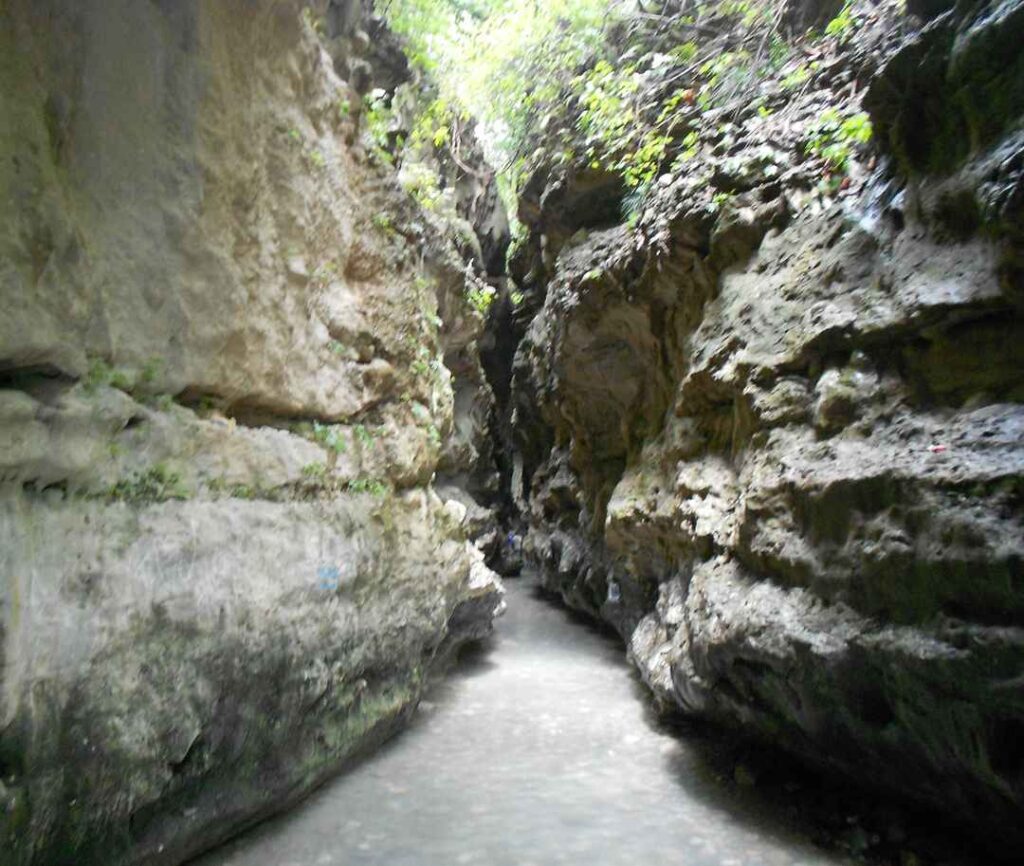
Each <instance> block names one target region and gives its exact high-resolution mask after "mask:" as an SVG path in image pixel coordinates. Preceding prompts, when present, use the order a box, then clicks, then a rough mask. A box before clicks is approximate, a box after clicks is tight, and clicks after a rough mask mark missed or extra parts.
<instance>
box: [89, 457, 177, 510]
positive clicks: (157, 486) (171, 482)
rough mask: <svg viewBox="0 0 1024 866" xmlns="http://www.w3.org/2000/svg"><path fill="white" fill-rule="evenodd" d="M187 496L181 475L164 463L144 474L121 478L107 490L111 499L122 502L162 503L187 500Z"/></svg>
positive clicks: (138, 473)
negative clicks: (169, 500) (171, 500)
mask: <svg viewBox="0 0 1024 866" xmlns="http://www.w3.org/2000/svg"><path fill="white" fill-rule="evenodd" d="M189 495H190V493H189V490H188V488H187V487H186V486H185V483H184V482H183V481H182V478H181V475H180V474H179V473H178V472H174V471H172V470H171V469H169V468H168V467H167V465H166V464H164V463H157V464H156V465H155V466H152V467H150V468H149V469H147V470H145V471H144V472H137V473H135V474H133V475H131V476H129V477H128V478H122V479H121V480H120V481H118V482H117V483H116V484H114V485H113V486H112V487H111V488H110V490H109V496H110V498H111V499H116V500H120V501H124V502H164V501H166V500H168V499H188V498H189Z"/></svg>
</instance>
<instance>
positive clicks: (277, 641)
mask: <svg viewBox="0 0 1024 866" xmlns="http://www.w3.org/2000/svg"><path fill="white" fill-rule="evenodd" d="M441 9H443V10H448V12H446V13H445V14H446V15H448V17H447V18H444V19H443V20H444V21H445V22H447V23H446V24H445V26H446V27H448V28H450V29H451V28H454V30H452V31H451V32H449V31H448V30H445V31H441V30H439V31H437V32H434V31H430V30H428V29H427V28H428V25H431V26H433V25H432V24H431V22H433V21H435V20H436V19H437V18H438V16H440V14H441V13H440V12H438V10H441ZM545 9H546V11H545ZM580 9H584V11H583V12H580V11H579V10H580ZM453 10H454V11H453ZM531 15H532V16H534V17H533V18H531V17H529V16H531ZM545 15H546V16H547V18H545V17H544V16H545ZM502 16H504V17H502ZM495 20H497V21H498V24H497V25H488V22H489V21H492V22H493V21H495ZM516 22H518V25H516V26H513V25H515V24H516ZM541 25H543V26H545V27H549V28H550V29H549V30H548V31H542V30H541V29H540V28H541ZM488 26H493V28H494V32H493V33H490V32H489V31H488V30H487V27H488ZM473 28H479V29H476V30H475V29H473ZM586 28H589V29H586ZM452 32H454V33H456V35H458V34H460V33H461V34H463V35H462V36H461V37H460V38H462V39H463V40H464V41H463V42H459V41H458V39H457V38H456V37H455V36H452V35H451V34H452ZM531 32H533V33H534V34H541V35H540V36H537V35H535V36H534V37H532V38H535V39H537V40H538V42H537V43H536V44H533V43H530V42H529V39H530V38H531V37H530V33H531ZM577 32H578V33H579V34H584V35H579V36H578V37H576V36H574V34H576V33H577ZM489 33H490V35H489ZM465 34H469V35H468V36H466V35H465ZM545 34H546V35H545ZM489 39H490V40H491V41H488V40H489ZM517 39H518V40H526V41H525V42H523V44H525V45H527V46H528V47H529V51H524V52H523V53H524V54H525V55H526V56H527V57H528V62H526V61H523V60H522V59H521V58H518V59H517V57H516V56H514V55H512V54H511V53H509V52H510V49H507V48H505V47H503V46H506V45H511V44H518V43H515V40H517ZM1022 39H1024V0H906V2H905V3H904V2H901V0H851V2H845V3H844V2H841V0H764V2H761V0H749V2H742V0H705V2H698V0H648V2H643V3H635V2H619V3H612V2H607V3H598V2H596V0H578V2H570V0H559V2H558V3H553V4H551V6H550V7H543V6H541V5H538V4H526V3H523V4H518V3H516V2H514V0H481V2H479V3H458V2H454V0H404V2H399V0H395V2H394V3H377V4H376V5H375V4H373V3H372V2H370V0H315V2H312V0H311V2H304V0H181V2H166V0H80V2H75V3H68V2H62V0H0V191H2V194H3V201H4V202H5V207H4V210H3V213H2V215H0V300H2V304H0V577H2V581H3V582H2V592H0V670H2V681H0V686H2V688H0V866H37V864H76V866H84V864H105V866H110V864H112V866H118V864H175V866H176V864H180V863H184V862H186V861H187V860H188V859H189V858H192V857H195V856H197V855H198V854H200V853H202V852H204V851H206V850H208V849H210V848H211V847H213V846H215V845H217V844H218V843H220V842H222V841H224V840H226V839H228V838H230V837H232V836H235V835H237V834H238V833H240V832H242V831H243V830H245V829H246V828H248V827H250V826H252V825H254V824H255V823H257V822H259V821H261V820H263V819H264V818H266V817H268V816H269V815H271V814H273V813H275V812H279V811H281V810H283V809H285V808H287V807H289V806H291V805H292V804H294V803H296V802H297V801H298V800H300V799H301V798H303V797H304V796H305V795H307V794H308V793H309V792H310V791H312V790H313V789H314V788H316V787H317V786H319V785H321V784H323V783H324V781H325V780H327V779H328V778H329V777H331V776H333V775H335V774H337V773H339V772H340V771H342V770H344V769H346V768H348V767H351V766H352V765H353V762H354V761H355V759H356V758H358V757H361V756H364V755H366V754H368V753H369V752H370V751H371V750H373V749H374V748H375V747H376V746H378V745H380V744H381V743H383V742H384V741H385V740H386V739H387V738H388V737H390V736H391V735H392V734H394V733H395V732H396V731H397V730H398V729H399V728H400V727H401V726H402V725H403V724H404V723H405V722H407V721H408V720H409V719H410V717H411V716H412V715H413V713H414V712H415V709H416V706H417V704H418V703H419V702H420V700H421V699H422V697H423V696H424V694H425V693H426V691H427V689H428V688H430V686H431V684H432V683H434V682H435V681H436V680H437V678H438V677H439V676H440V675H442V674H443V672H444V671H445V669H446V667H447V666H448V665H449V664H450V663H451V662H452V660H453V659H455V657H456V656H457V654H458V650H459V648H460V647H461V646H462V645H464V644H466V643H469V642H479V641H481V640H484V639H486V638H487V636H488V635H489V633H490V632H491V630H492V627H496V628H498V629H500V628H501V621H500V620H497V622H496V623H495V619H496V617H497V616H498V615H499V614H500V613H501V612H502V610H503V608H504V605H505V601H504V599H503V595H504V590H503V587H502V584H501V579H500V578H499V577H498V575H497V572H501V573H502V574H505V575H507V576H508V577H509V579H516V577H515V576H516V575H518V574H519V572H520V571H521V570H522V571H524V572H526V573H529V574H536V575H538V577H539V580H540V583H541V584H542V585H543V587H544V588H546V589H547V590H549V591H551V592H553V593H555V594H557V595H558V596H560V598H561V599H563V600H564V602H565V603H566V604H567V605H568V606H569V607H571V608H574V609H576V610H577V611H580V612H582V613H583V614H584V615H586V616H587V617H589V618H590V619H592V620H594V621H597V622H601V623H604V624H606V625H608V626H610V627H611V628H612V629H613V630H614V631H615V632H616V633H617V635H618V636H619V638H620V639H621V642H622V643H623V645H624V646H625V651H626V652H627V653H628V658H629V660H630V662H631V663H632V664H633V665H634V666H635V669H636V670H637V672H638V675H639V677H640V679H641V680H642V682H643V683H644V684H645V687H646V689H647V691H648V693H649V695H650V696H651V698H652V701H653V704H654V706H655V708H656V711H657V712H658V713H659V714H661V715H662V716H664V717H666V718H684V719H690V720H697V721H698V722H700V723H701V724H706V725H707V726H709V727H710V728H711V729H713V730H715V731H719V732H721V733H722V735H723V736H728V737H735V736H740V737H744V738H749V739H750V740H751V741H752V742H755V743H757V744H758V748H764V749H770V750H778V751H780V752H782V753H786V754H788V755H791V756H794V757H795V759H796V760H797V761H799V762H801V763H802V764H806V765H808V766H810V767H811V768H813V772H816V773H820V774H822V775H824V776H828V777H830V778H837V779H842V780H849V781H850V782H851V783H852V784H856V785H858V786H860V787H861V788H863V789H864V790H866V791H870V792H875V793H877V795H878V796H879V797H887V798H889V797H891V798H895V799H896V800H898V801H902V802H905V803H909V804H911V807H913V808H920V809H923V810H925V814H928V815H931V816H933V819H934V820H936V822H937V823H942V824H944V825H946V828H945V829H950V828H951V832H953V833H955V834H956V835H957V836H958V838H961V839H964V840H968V842H967V843H966V844H968V845H969V846H970V847H972V848H973V849H976V850H977V851H978V852H979V854H978V857H979V859H978V861H977V862H978V863H985V862H992V858H996V859H999V858H1004V859H1006V862H1014V858H1015V857H1016V856H1019V854H1018V853H1017V852H1019V850H1020V845H1021V844H1022V843H1024V835H1022V831H1021V829H1020V827H1021V821H1020V818H1021V816H1022V814H1024V751H1022V748H1021V742H1022V738H1024V572H1022V562H1024V508H1022V478H1024V407H1022V401H1024V348H1022V346H1024V52H1022V51H1021V49H1020V46H1021V44H1022ZM439 46H440V48H439ZM453 46H454V47H453ZM439 50H440V51H442V53H441V54H439V55H437V56H434V55H433V54H431V53H430V52H436V51H439ZM501 50H505V51H506V54H503V55H502V54H500V51H501ZM443 51H449V52H450V53H449V54H448V55H445V54H443ZM488 52H491V53H490V54H488ZM493 54H498V55H500V62H499V61H493V62H492V61H491V59H490V58H491V56H492V55H493ZM453 57H454V58H456V59H457V61H458V62H456V60H453V59H452V58H453ZM481 58H483V60H482V59H481ZM484 61H486V62H487V63H490V64H491V65H490V66H481V64H482V63H484ZM463 62H464V63H465V66H462V65H460V64H461V63H463ZM473 63H476V64H477V66H476V67H474V66H473V65H472V64H473ZM523 63H525V64H526V65H525V66H522V65H520V66H517V65H516V64H523ZM530 64H533V65H530ZM544 64H548V65H549V66H550V68H551V69H552V70H554V71H552V72H551V76H550V80H548V79H546V78H544V76H543V75H541V71H544V70H548V69H549V66H545V65H544ZM479 68H483V69H484V71H485V72H486V75H484V74H483V73H480V74H478V73H477V71H474V70H476V69H479ZM524 68H525V69H526V70H527V72H528V73H529V74H524V73H523V72H522V69H524ZM509 70H514V71H516V74H518V75H519V76H520V78H523V79H525V80H524V81H517V80H516V79H514V78H513V77H512V73H511V72H510V71H509ZM545 74H547V73H545ZM488 76H489V77H488ZM482 80H483V81H487V82H495V81H496V82H498V84H497V85H494V84H490V85H488V86H490V87H491V89H490V90H487V89H484V90H483V91H479V92H483V93H484V102H485V108H484V109H479V107H478V105H479V100H480V98H481V97H480V96H479V92H478V91H477V90H473V89H472V88H473V87H478V88H479V86H480V85H479V81H482ZM517 87H518V88H519V89H518V90H517V89H516V88H517ZM458 99H463V100H464V104H462V105H456V103H457V101H458ZM474 100H477V101H474ZM453 106H455V107H453ZM491 109H493V114H489V113H488V111H490V110H491ZM510 142H511V143H510ZM506 205H508V208H506ZM519 597H520V598H521V597H522V596H521V594H520V596H519ZM514 600H515V599H514V598H513V601H514ZM546 622H547V621H546ZM551 622H554V620H551ZM517 628H518V629H520V633H522V634H530V631H529V628H528V627H527V626H525V625H523V624H521V623H520V625H518V626H517ZM552 645H553V642H552ZM497 763H499V764H500V762H497ZM539 763H541V764H542V763H543V762H542V761H541V762H539ZM540 783H541V782H540V780H539V781H538V784H540ZM658 790H659V791H662V790H663V788H661V787H659V788H658ZM466 821H468V822H471V819H470V818H469V817H467V818H466ZM599 823H600V816H595V818H594V826H595V827H596V826H597V825H598V824H599ZM582 832H585V830H584V831H582ZM344 845H345V843H344V840H339V842H338V846H339V850H340V851H342V852H343V851H344ZM867 847H869V846H865V849H864V850H856V851H854V852H853V853H854V854H856V855H857V856H858V857H861V858H862V859H860V860H859V861H858V862H873V863H882V862H886V863H898V864H899V866H924V863H923V862H922V861H920V860H919V859H916V855H913V854H906V855H904V856H903V859H902V860H897V861H892V860H884V861H883V860H881V859H878V858H879V857H881V856H882V855H880V854H879V855H878V856H877V857H876V859H873V860H872V859H871V857H872V856H874V855H872V853H871V852H870V851H869V850H867ZM908 858H910V859H908ZM239 862H241V861H239ZM253 862H256V861H253ZM260 862H262V861H260ZM311 862H312V861H311ZM324 862H327V861H324ZM331 862H333V861H331ZM338 862H344V860H343V859H342V860H339V861H338ZM359 862H364V861H363V860H360V861H359ZM428 862H429V863H431V864H432V863H433V862H434V861H433V860H430V861H428V860H424V864H427V863H428ZM538 862H541V861H540V860H538ZM543 862H548V861H543ZM551 862H554V861H551ZM559 862H560V861H559ZM609 862H612V859H611V858H610V859H609ZM615 862H619V861H615ZM659 862H660V861H659ZM708 862H711V861H708ZM715 862H718V861H715ZM729 862H740V861H735V860H733V861H729ZM743 862H744V863H746V862H747V861H743ZM761 862H762V861H760V860H757V859H751V860H750V861H749V863H750V866H754V864H755V863H757V864H759V866H760V864H761ZM765 862H767V861H765ZM772 862H775V861H774V860H773V861H772ZM779 862H782V861H779ZM786 862H788V861H786ZM794 862H795V861H794ZM958 862H959V861H958ZM722 863H723V864H724V863H725V861H724V860H723V861H722ZM481 866H483V864H481Z"/></svg>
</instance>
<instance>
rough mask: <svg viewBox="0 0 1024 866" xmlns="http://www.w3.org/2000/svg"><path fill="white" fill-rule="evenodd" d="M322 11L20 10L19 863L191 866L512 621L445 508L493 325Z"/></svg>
mask: <svg viewBox="0 0 1024 866" xmlns="http://www.w3.org/2000/svg"><path fill="white" fill-rule="evenodd" d="M303 5H304V4H300V3H299V2H297V0H287V2H278V0H186V2H144V0H113V2H110V0H87V2H80V3H79V2H76V3H66V2H62V0H45V2H37V0H31V2H30V0H4V2H2V3H0V197H2V200H3V202H4V207H3V211H2V214H0V301H2V303H0V663H2V680H0V863H3V864H4V866H7V864H12V866H13V864H28V863H53V864H57V863H69V864H70V863H75V864H83V863H102V864H116V863H136V862H146V863H178V862H181V860H182V859H184V858H185V857H186V856H188V855H189V854H191V853H194V852H195V851H197V850H199V849H200V848H202V847H203V846H206V845H209V844H211V843H212V842H214V841H216V840H218V839H220V838H223V837H224V836H225V835H226V834H228V833H230V832H232V831H234V830H237V829H238V828H239V827H241V826H243V825H245V824H247V823H249V822H251V821H253V820H254V819H256V818H258V817H259V816H260V815H263V814H266V813H267V812H268V811H270V810H273V809H277V808H280V807H282V806H283V805H284V804H286V803H287V802H289V801H290V800H292V799H294V798H295V797H297V796H300V795H301V794H302V793H304V792H305V791H308V790H309V789H310V787H311V786H312V785H314V784H316V783H317V782H318V781H320V780H322V779H323V778H324V777H325V776H326V775H327V774H329V773H331V772H334V771H336V770H337V769H338V767H339V766H340V765H341V764H342V762H343V761H344V760H345V759H346V758H348V757H350V756H351V755H353V754H355V753H356V752H357V751H359V750H360V749H363V748H365V747H368V746H369V745H372V744H373V743H375V742H379V741H380V740H381V739H382V738H383V737H384V736H386V735H387V734H388V733H389V732H390V731H391V730H393V729H394V728H395V726H396V725H397V724H398V723H399V722H400V721H401V720H402V719H403V718H404V717H405V716H407V715H408V713H409V712H410V711H411V708H412V707H413V706H414V705H415V702H416V700H417V698H418V696H419V694H420V691H421V689H422V687H423V684H424V682H425V681H426V679H427V677H428V675H429V673H430V671H431V670H432V669H433V668H434V667H435V666H436V661H437V660H438V658H439V657H440V656H443V655H444V654H445V652H446V651H447V648H449V647H450V646H451V645H453V644H454V643H456V642H458V641H459V640H463V639H466V638H469V637H473V636H478V635H479V634H482V633H483V632H484V631H486V629H487V628H488V627H489V622H490V618H491V615H492V614H493V612H494V610H495V608H496V606H497V605H498V604H499V602H500V597H499V592H498V589H497V587H496V584H495V583H494V581H493V577H492V576H491V575H490V573H489V572H488V571H487V570H486V569H485V568H484V567H483V565H482V562H481V558H480V555H479V553H478V552H477V551H476V550H475V549H474V548H473V547H472V546H471V545H470V544H469V543H468V542H467V534H466V527H465V525H464V524H465V518H466V509H465V507H464V506H463V505H458V504H454V503H449V504H446V503H445V502H443V501H442V500H441V499H440V498H439V497H438V495H437V494H436V493H434V492H433V490H432V489H431V488H430V486H429V485H430V481H431V478H432V475H433V473H434V470H435V468H436V466H437V464H438V460H439V458H440V455H441V453H442V449H443V448H444V446H445V442H446V440H447V438H448V437H449V436H450V434H451V433H452V429H453V404H454V399H453V391H452V386H451V380H452V374H451V373H450V371H449V370H448V369H447V368H446V367H445V365H444V357H445V355H446V353H448V352H449V351H450V347H451V346H452V345H457V346H468V345H470V344H472V342H473V340H474V335H475V333H476V332H477V331H478V330H479V325H480V322H479V317H477V316H475V315H474V314H473V313H472V311H471V310H469V309H468V308H467V305H466V304H465V302H464V300H462V298H463V294H464V292H463V287H464V279H465V278H464V275H463V272H462V268H461V264H460V263H459V262H458V260H457V258H456V257H455V254H454V252H453V250H451V249H450V248H449V247H448V246H446V245H445V244H444V243H443V242H442V241H441V240H440V239H439V238H438V237H437V235H436V233H435V232H433V231H432V229H431V228H430V226H429V225H428V224H426V223H425V222H423V221H422V220H421V219H420V218H419V216H418V213H417V211H416V208H415V207H414V206H413V205H412V203H411V202H410V201H409V200H408V199H407V198H405V197H404V196H402V195H401V194H400V192H399V191H398V188H397V185H396V184H395V182H394V180H393V178H392V176H391V172H390V170H386V169H384V168H382V167H381V166H378V165H375V164H374V162H373V159H372V155H367V154H366V153H365V152H364V151H363V149H362V148H361V146H360V145H359V135H358V132H359V131H358V129H357V128H356V123H357V122H358V119H359V117H358V115H359V113H358V111H353V108H352V106H353V105H358V104H359V98H360V94H361V92H362V90H364V89H365V85H366V82H365V81H364V80H362V79H363V78H364V77H365V75H366V74H368V73H367V70H368V69H372V64H371V63H370V61H369V60H368V59H367V58H366V57H364V55H365V54H367V53H368V52H369V51H370V50H371V47H372V46H371V43H370V41H369V40H368V39H367V38H366V34H365V33H364V32H362V30H361V29H360V28H361V7H360V6H359V4H348V3H332V4H320V6H317V5H315V4H314V6H313V8H312V9H310V10H306V11H303ZM321 7H323V8H321ZM328 15H329V16H331V20H332V22H333V24H332V26H333V27H334V28H335V32H334V34H333V35H335V36H339V35H340V37H343V43H344V44H343V46H342V48H343V49H344V52H348V53H347V54H345V55H344V56H341V57H340V58H339V57H338V56H334V57H331V56H329V55H328V53H327V52H326V51H325V49H324V47H323V44H322V43H323V39H322V37H323V35H324V33H323V30H324V20H325V16H328ZM338 50H341V49H338V46H335V53H336V54H337V51H338ZM343 76H346V77H343ZM357 79H358V80H357ZM442 318H443V320H444V321H442ZM453 616H454V619H453ZM449 622H452V623H457V624H458V627H457V628H454V627H453V628H449Z"/></svg>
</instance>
